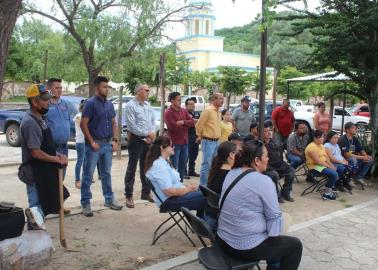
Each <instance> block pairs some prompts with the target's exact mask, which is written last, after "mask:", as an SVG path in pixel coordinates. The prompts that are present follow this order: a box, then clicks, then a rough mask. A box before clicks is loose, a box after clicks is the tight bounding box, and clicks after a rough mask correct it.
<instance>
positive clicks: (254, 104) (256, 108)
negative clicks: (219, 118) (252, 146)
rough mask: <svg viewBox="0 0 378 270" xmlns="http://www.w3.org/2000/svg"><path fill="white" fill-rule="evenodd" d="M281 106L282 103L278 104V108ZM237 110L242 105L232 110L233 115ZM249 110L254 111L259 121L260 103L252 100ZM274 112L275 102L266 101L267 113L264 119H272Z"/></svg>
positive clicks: (278, 102)
mask: <svg viewBox="0 0 378 270" xmlns="http://www.w3.org/2000/svg"><path fill="white" fill-rule="evenodd" d="M281 105H282V102H281V101H277V102H276V106H277V107H278V106H281ZM237 108H240V104H238V105H237V106H236V107H233V108H230V111H231V113H232V112H234V111H235V109H237ZM249 109H250V110H251V111H253V113H254V115H255V118H256V119H259V111H260V105H259V102H258V101H256V100H252V101H251V103H250V105H249ZM272 112H273V101H272V100H266V101H265V113H264V115H265V119H264V121H266V120H270V119H272Z"/></svg>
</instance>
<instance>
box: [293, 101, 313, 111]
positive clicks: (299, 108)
mask: <svg viewBox="0 0 378 270" xmlns="http://www.w3.org/2000/svg"><path fill="white" fill-rule="evenodd" d="M290 106H291V107H293V108H295V109H296V110H297V111H306V112H314V106H313V105H305V104H304V102H303V101H302V100H300V99H290Z"/></svg>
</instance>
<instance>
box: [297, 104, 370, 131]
mask: <svg viewBox="0 0 378 270" xmlns="http://www.w3.org/2000/svg"><path fill="white" fill-rule="evenodd" d="M293 110H294V117H295V120H296V121H301V122H304V123H305V124H306V125H307V128H311V129H314V121H313V117H314V113H312V112H306V111H299V110H296V109H293ZM343 114H344V123H346V122H353V123H355V124H356V126H357V128H358V129H360V128H364V127H365V126H366V125H367V124H369V120H370V119H369V117H365V116H358V115H352V113H351V111H349V110H348V109H345V110H343V108H342V107H334V111H333V121H332V129H334V130H341V129H342V126H341V122H342V115H343Z"/></svg>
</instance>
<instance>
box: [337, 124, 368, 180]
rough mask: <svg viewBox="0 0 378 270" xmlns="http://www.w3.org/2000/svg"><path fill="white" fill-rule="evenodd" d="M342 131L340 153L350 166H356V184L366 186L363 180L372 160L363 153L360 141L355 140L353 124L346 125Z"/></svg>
mask: <svg viewBox="0 0 378 270" xmlns="http://www.w3.org/2000/svg"><path fill="white" fill-rule="evenodd" d="M344 130H345V134H344V135H343V136H341V138H340V140H339V145H340V148H341V152H342V154H343V156H344V157H345V159H346V160H348V162H349V163H350V164H351V165H355V166H357V173H356V178H355V180H356V182H358V183H359V184H361V185H366V183H365V180H364V179H365V177H366V175H367V174H368V173H369V171H370V168H371V166H372V165H373V158H372V157H371V156H369V155H368V154H367V153H366V152H365V150H364V148H363V147H362V144H361V142H360V140H359V139H358V138H357V136H356V133H357V127H356V125H355V124H354V123H352V122H348V123H346V124H345V125H344Z"/></svg>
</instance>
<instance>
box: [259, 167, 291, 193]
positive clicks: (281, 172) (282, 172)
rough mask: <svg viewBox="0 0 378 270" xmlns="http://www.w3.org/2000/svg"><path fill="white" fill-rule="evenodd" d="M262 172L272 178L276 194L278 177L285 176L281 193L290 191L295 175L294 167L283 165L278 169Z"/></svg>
mask: <svg viewBox="0 0 378 270" xmlns="http://www.w3.org/2000/svg"><path fill="white" fill-rule="evenodd" d="M264 174H266V175H268V176H269V177H270V178H272V181H273V182H274V184H275V185H276V189H277V194H278V195H279V194H280V192H279V189H278V181H279V180H280V178H282V177H285V180H284V184H283V186H282V194H283V195H289V194H290V191H291V190H292V189H293V182H294V176H295V169H294V168H293V167H291V166H284V167H283V168H280V169H274V170H273V169H269V170H267V171H266V172H264Z"/></svg>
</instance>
